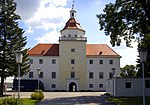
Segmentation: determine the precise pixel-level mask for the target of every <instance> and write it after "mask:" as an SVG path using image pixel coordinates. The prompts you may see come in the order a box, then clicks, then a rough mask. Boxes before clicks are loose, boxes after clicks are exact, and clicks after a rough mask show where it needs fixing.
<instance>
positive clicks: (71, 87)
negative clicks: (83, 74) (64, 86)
mask: <svg viewBox="0 0 150 105" xmlns="http://www.w3.org/2000/svg"><path fill="white" fill-rule="evenodd" d="M76 91H77V85H76V83H74V82H71V83H70V84H69V92H76Z"/></svg>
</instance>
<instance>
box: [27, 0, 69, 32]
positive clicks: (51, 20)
mask: <svg viewBox="0 0 150 105" xmlns="http://www.w3.org/2000/svg"><path fill="white" fill-rule="evenodd" d="M49 1H50V0H44V1H42V2H41V3H40V7H39V8H38V10H37V11H36V12H35V13H34V15H33V16H32V17H31V18H30V19H28V20H26V24H28V25H29V26H31V27H32V28H42V29H45V30H48V29H53V30H55V29H57V28H60V27H62V25H64V23H65V22H66V20H67V19H68V18H69V10H70V9H69V8H66V7H64V6H65V5H66V3H67V2H66V0H56V1H55V0H53V1H52V0H51V1H50V2H49ZM58 1H59V2H58ZM57 3H58V4H57ZM45 5H47V6H46V7H45Z"/></svg>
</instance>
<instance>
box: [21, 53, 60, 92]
mask: <svg viewBox="0 0 150 105" xmlns="http://www.w3.org/2000/svg"><path fill="white" fill-rule="evenodd" d="M30 59H32V60H33V63H31V67H30V72H33V77H29V73H28V74H27V75H25V76H23V77H22V78H23V79H39V80H41V81H42V82H43V83H44V89H45V90H52V91H53V90H58V87H59V86H58V85H59V76H58V75H59V57H57V56H44V57H43V56H41V57H40V56H30ZM40 59H42V60H43V64H40V63H39V60H40ZM52 60H56V63H55V64H52ZM37 68H40V69H41V71H40V72H43V77H42V78H39V75H38V71H37ZM52 72H55V73H56V78H52ZM52 85H55V88H52Z"/></svg>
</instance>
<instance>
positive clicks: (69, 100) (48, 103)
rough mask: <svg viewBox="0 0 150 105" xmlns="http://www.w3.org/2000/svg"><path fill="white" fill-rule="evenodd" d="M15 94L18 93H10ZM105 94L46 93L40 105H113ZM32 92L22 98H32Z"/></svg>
mask: <svg viewBox="0 0 150 105" xmlns="http://www.w3.org/2000/svg"><path fill="white" fill-rule="evenodd" d="M7 94H15V96H16V97H17V92H16V93H14V92H8V93H7ZM102 94H104V93H103V92H44V96H45V97H44V100H42V101H41V102H39V103H38V105H113V104H111V103H109V102H108V101H106V100H105V99H104V97H102V96H101V95H102ZM30 95H31V92H21V98H30Z"/></svg>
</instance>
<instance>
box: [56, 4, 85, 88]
mask: <svg viewBox="0 0 150 105" xmlns="http://www.w3.org/2000/svg"><path fill="white" fill-rule="evenodd" d="M60 33H61V37H60V38H59V78H60V80H59V87H60V90H68V91H79V90H86V87H87V77H86V76H87V71H86V41H87V38H86V37H85V31H84V30H83V29H82V27H81V26H80V23H79V22H78V21H77V19H76V11H75V9H74V4H73V5H72V9H71V11H70V19H69V20H68V21H67V22H66V25H65V27H64V28H63V29H62V30H61V31H60Z"/></svg>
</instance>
